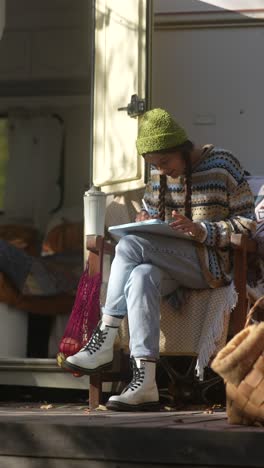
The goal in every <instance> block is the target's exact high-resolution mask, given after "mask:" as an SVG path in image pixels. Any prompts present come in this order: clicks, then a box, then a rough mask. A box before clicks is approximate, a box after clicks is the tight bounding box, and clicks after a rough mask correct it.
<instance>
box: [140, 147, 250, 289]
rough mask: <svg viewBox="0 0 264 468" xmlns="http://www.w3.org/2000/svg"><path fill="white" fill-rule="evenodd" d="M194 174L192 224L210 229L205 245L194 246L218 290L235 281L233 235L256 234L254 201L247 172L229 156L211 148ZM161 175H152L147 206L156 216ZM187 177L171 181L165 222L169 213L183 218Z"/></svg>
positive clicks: (229, 154)
mask: <svg viewBox="0 0 264 468" xmlns="http://www.w3.org/2000/svg"><path fill="white" fill-rule="evenodd" d="M203 154H204V156H203V157H202V159H200V161H198V163H197V164H196V165H195V166H194V167H193V170H192V184H191V186H192V196H191V207H192V219H193V221H194V222H202V223H203V226H204V227H205V228H206V236H205V239H204V240H203V242H201V243H200V242H196V247H197V253H198V256H199V259H200V262H201V267H202V270H203V273H204V275H205V277H206V279H207V281H208V284H209V286H210V287H212V288H215V287H220V286H223V285H225V284H228V283H230V281H231V279H232V251H231V249H230V238H231V234H232V233H242V234H246V235H248V236H251V234H252V233H253V232H254V231H255V226H256V225H255V211H254V197H253V195H252V192H251V190H250V188H249V185H248V183H247V181H246V179H245V175H244V169H243V168H242V167H241V165H240V163H239V161H238V160H237V159H236V158H235V157H234V156H233V154H232V153H231V152H230V151H227V150H224V149H221V148H216V147H213V146H212V145H211V146H209V147H208V149H205V151H204V153H203ZM159 190H160V183H159V173H158V171H157V170H156V169H152V170H151V173H150V181H149V183H148V184H147V186H146V190H145V195H144V200H145V202H146V204H147V206H148V209H149V212H150V214H151V215H152V216H155V215H157V214H158V198H159ZM184 200H185V184H184V176H181V177H179V178H177V179H173V178H172V177H170V176H167V190H166V195H165V205H166V207H165V219H166V221H168V222H169V221H172V217H171V212H172V210H177V211H178V212H179V213H180V214H183V215H184V214H185V213H184Z"/></svg>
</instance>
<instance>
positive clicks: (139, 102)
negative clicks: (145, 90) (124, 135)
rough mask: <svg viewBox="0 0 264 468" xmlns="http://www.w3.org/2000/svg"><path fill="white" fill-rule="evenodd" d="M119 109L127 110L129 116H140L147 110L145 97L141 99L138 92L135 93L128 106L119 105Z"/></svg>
mask: <svg viewBox="0 0 264 468" xmlns="http://www.w3.org/2000/svg"><path fill="white" fill-rule="evenodd" d="M117 110H118V111H127V113H128V115H129V117H138V116H139V115H141V114H144V112H145V110H146V103H145V99H140V98H139V97H138V95H137V94H133V95H132V96H131V101H130V103H129V104H128V105H127V107H119V108H118V109H117Z"/></svg>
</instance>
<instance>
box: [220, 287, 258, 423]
mask: <svg viewBox="0 0 264 468" xmlns="http://www.w3.org/2000/svg"><path fill="white" fill-rule="evenodd" d="M263 305H264V296H262V297H261V298H260V299H258V301H256V303H255V305H254V306H253V307H252V309H251V310H250V311H249V314H248V316H247V321H246V324H245V328H244V329H243V330H242V331H241V332H239V333H238V334H237V335H235V336H234V338H233V339H232V340H231V341H229V342H228V343H227V345H226V346H225V347H224V348H223V349H222V350H221V351H220V352H219V353H218V354H217V356H216V357H215V359H214V361H213V362H212V369H213V370H214V371H215V372H217V373H218V374H219V375H220V376H221V377H222V378H223V379H224V381H225V383H226V399H227V416H228V422H229V423H230V424H245V425H264V322H260V323H253V324H251V325H250V323H251V321H252V319H253V315H254V314H255V313H256V312H257V311H258V310H259V307H260V306H263ZM262 315H263V313H262Z"/></svg>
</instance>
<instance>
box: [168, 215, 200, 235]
mask: <svg viewBox="0 0 264 468" xmlns="http://www.w3.org/2000/svg"><path fill="white" fill-rule="evenodd" d="M171 214H172V217H173V218H174V220H175V221H173V222H172V223H170V226H171V227H172V228H173V229H175V230H176V231H182V232H185V233H188V234H191V235H192V236H194V237H196V236H197V237H198V236H199V234H200V230H201V226H200V224H199V223H194V222H193V221H191V220H190V219H189V218H187V217H186V216H184V215H181V214H179V213H178V212H177V211H175V210H173V211H172V213H171Z"/></svg>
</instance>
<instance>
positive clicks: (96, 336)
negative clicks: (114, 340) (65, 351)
mask: <svg viewBox="0 0 264 468" xmlns="http://www.w3.org/2000/svg"><path fill="white" fill-rule="evenodd" d="M107 334H108V329H106V330H101V329H100V324H99V325H98V326H97V327H96V329H95V330H94V332H93V334H92V336H91V338H90V340H89V341H88V343H87V344H86V345H85V346H84V347H83V348H82V349H81V351H88V352H89V353H90V354H93V353H95V352H96V351H99V349H100V348H101V346H102V344H103V343H104V342H105V340H106V337H107Z"/></svg>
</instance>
